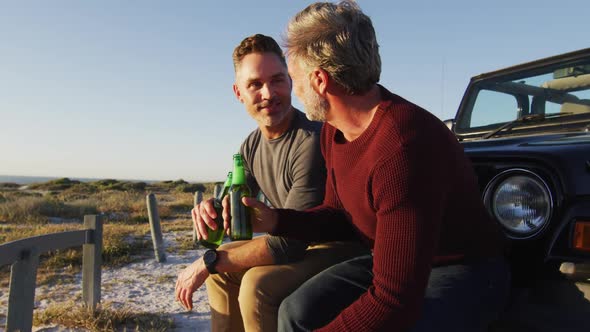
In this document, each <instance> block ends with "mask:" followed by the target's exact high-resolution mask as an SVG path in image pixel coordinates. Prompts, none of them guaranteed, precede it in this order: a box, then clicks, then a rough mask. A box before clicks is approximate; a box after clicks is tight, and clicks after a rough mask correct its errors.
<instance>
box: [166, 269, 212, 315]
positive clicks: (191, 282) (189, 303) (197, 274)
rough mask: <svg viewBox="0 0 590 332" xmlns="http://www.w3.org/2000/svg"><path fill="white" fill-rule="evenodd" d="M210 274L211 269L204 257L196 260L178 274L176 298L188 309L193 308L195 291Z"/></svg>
mask: <svg viewBox="0 0 590 332" xmlns="http://www.w3.org/2000/svg"><path fill="white" fill-rule="evenodd" d="M208 276H209V271H207V268H206V267H205V263H204V262H203V259H202V258H199V259H197V260H196V261H194V262H193V263H192V264H191V265H189V266H187V267H186V268H185V269H184V270H183V271H182V272H180V274H179V275H178V279H177V280H176V290H175V292H174V294H175V297H176V300H177V301H179V302H180V304H182V306H183V307H184V308H186V310H192V309H193V293H194V292H195V291H196V290H197V289H199V287H201V285H202V284H203V283H204V282H205V279H207V277H208Z"/></svg>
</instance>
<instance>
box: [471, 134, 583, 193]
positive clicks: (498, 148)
mask: <svg viewBox="0 0 590 332" xmlns="http://www.w3.org/2000/svg"><path fill="white" fill-rule="evenodd" d="M462 144H463V147H464V149H465V153H466V154H467V155H468V156H469V157H470V158H471V159H472V161H473V162H474V163H480V162H481V163H487V162H510V161H514V162H516V163H518V162H526V163H531V162H532V163H537V164H542V165H544V166H546V167H549V168H550V169H551V170H552V172H554V174H556V175H558V176H559V178H560V181H561V183H562V186H563V189H564V192H565V193H567V194H571V195H575V196H586V195H590V133H588V132H580V133H568V134H548V135H536V136H520V137H507V138H496V139H487V140H476V141H468V142H462Z"/></svg>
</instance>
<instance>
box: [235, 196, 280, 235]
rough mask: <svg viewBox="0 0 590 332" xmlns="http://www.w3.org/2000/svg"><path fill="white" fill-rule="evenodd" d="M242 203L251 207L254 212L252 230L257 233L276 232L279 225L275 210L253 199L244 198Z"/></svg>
mask: <svg viewBox="0 0 590 332" xmlns="http://www.w3.org/2000/svg"><path fill="white" fill-rule="evenodd" d="M242 202H243V203H244V205H246V206H249V207H251V208H252V210H253V212H254V219H253V220H252V230H253V231H254V232H255V233H271V232H272V231H274V229H275V228H276V226H277V223H278V220H277V219H278V216H277V213H276V211H275V210H274V209H271V208H269V207H268V206H266V204H264V203H262V202H259V201H258V200H257V199H256V198H253V197H244V198H242Z"/></svg>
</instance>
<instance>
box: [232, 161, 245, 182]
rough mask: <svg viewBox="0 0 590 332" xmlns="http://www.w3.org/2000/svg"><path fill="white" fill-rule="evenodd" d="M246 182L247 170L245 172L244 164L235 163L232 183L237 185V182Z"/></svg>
mask: <svg viewBox="0 0 590 332" xmlns="http://www.w3.org/2000/svg"><path fill="white" fill-rule="evenodd" d="M245 183H246V172H244V166H242V165H235V164H234V171H233V174H232V181H231V184H232V185H236V184H245Z"/></svg>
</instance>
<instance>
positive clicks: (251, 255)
mask: <svg viewBox="0 0 590 332" xmlns="http://www.w3.org/2000/svg"><path fill="white" fill-rule="evenodd" d="M217 252H218V258H217V264H216V265H215V269H216V270H217V271H218V272H238V271H243V270H245V269H248V268H251V267H254V266H260V265H271V264H274V257H273V256H272V255H271V253H270V251H269V250H268V246H267V245H266V236H259V237H256V238H254V239H252V240H251V241H248V242H245V243H243V244H241V245H239V246H236V247H231V246H229V248H224V247H223V246H222V247H221V248H220V249H219V250H218V251H217Z"/></svg>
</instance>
